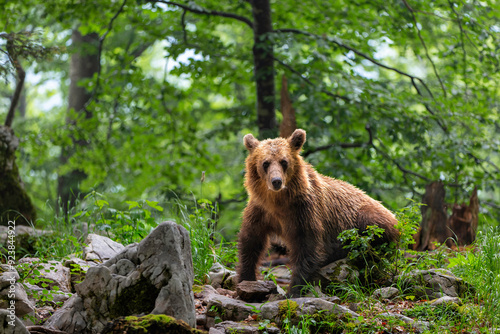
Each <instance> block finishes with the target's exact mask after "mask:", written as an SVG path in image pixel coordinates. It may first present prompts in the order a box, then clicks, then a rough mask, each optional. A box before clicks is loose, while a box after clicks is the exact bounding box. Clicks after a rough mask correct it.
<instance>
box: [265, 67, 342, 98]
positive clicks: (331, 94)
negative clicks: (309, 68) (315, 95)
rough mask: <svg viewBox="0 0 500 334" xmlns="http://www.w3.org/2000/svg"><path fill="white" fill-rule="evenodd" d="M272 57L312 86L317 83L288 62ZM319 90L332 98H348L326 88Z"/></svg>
mask: <svg viewBox="0 0 500 334" xmlns="http://www.w3.org/2000/svg"><path fill="white" fill-rule="evenodd" d="M273 58H274V61H276V62H277V63H278V64H280V65H281V66H283V67H285V68H287V69H288V70H289V71H290V72H292V73H294V74H296V75H297V76H298V77H299V78H301V79H302V80H304V81H305V82H306V83H307V84H309V85H311V86H314V87H316V86H317V85H316V84H314V83H313V82H312V81H311V80H309V79H308V78H307V77H305V76H303V75H302V73H300V72H299V71H297V70H296V69H294V68H293V67H291V66H290V65H288V64H285V63H284V62H283V61H281V60H279V59H278V58H276V57H273ZM321 92H322V93H325V94H326V95H328V96H331V97H333V98H337V99H341V100H344V101H346V102H349V101H350V99H349V98H348V97H345V96H342V95H338V94H334V93H332V92H329V91H327V90H326V89H321Z"/></svg>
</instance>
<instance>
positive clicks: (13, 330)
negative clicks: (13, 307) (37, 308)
mask: <svg viewBox="0 0 500 334" xmlns="http://www.w3.org/2000/svg"><path fill="white" fill-rule="evenodd" d="M0 333H2V334H29V332H28V330H27V329H26V327H24V324H23V322H22V321H21V320H19V318H18V317H16V316H15V314H14V312H10V311H9V310H4V309H0Z"/></svg>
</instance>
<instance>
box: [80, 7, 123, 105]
mask: <svg viewBox="0 0 500 334" xmlns="http://www.w3.org/2000/svg"><path fill="white" fill-rule="evenodd" d="M126 3H127V0H123V3H122V5H121V6H120V8H119V9H118V11H117V12H116V13H115V15H114V16H113V17H112V18H111V20H110V21H109V24H108V29H107V30H106V32H105V33H104V34H103V35H102V36H101V37H100V38H99V46H98V48H97V57H98V59H99V64H98V65H97V77H96V84H95V85H94V89H93V90H92V94H91V95H90V98H89V99H88V101H87V103H85V105H84V107H83V110H86V109H87V107H88V106H89V105H90V104H91V103H92V101H94V97H95V95H96V93H97V90H98V89H99V85H100V79H101V69H102V66H101V55H102V46H103V44H104V40H105V39H106V37H107V36H108V34H109V33H110V31H111V29H113V23H114V22H115V20H116V19H117V18H118V15H120V14H121V12H122V11H123V8H124V7H125V4H126Z"/></svg>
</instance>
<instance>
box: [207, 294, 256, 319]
mask: <svg viewBox="0 0 500 334" xmlns="http://www.w3.org/2000/svg"><path fill="white" fill-rule="evenodd" d="M261 306H262V304H259V303H247V302H245V301H242V300H237V299H233V298H230V297H226V296H222V295H218V294H217V295H213V294H212V295H209V296H208V304H207V316H208V317H212V318H214V317H215V316H218V317H220V318H221V319H222V320H230V321H242V320H245V319H246V318H247V317H248V316H249V315H252V314H254V313H256V310H259V308H260V307H261Z"/></svg>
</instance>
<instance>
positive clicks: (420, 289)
mask: <svg viewBox="0 0 500 334" xmlns="http://www.w3.org/2000/svg"><path fill="white" fill-rule="evenodd" d="M396 280H398V281H400V282H401V283H402V284H403V286H405V287H407V288H408V289H410V290H411V291H412V293H413V294H415V296H417V297H419V298H426V299H435V298H440V297H444V296H450V297H464V295H465V293H466V292H467V291H469V290H470V289H472V288H471V286H470V285H469V284H468V283H467V282H465V281H464V280H463V279H461V278H459V277H456V276H455V275H453V273H451V272H450V271H448V270H445V269H429V270H413V271H411V272H409V273H407V274H402V275H399V276H397V277H396Z"/></svg>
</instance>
